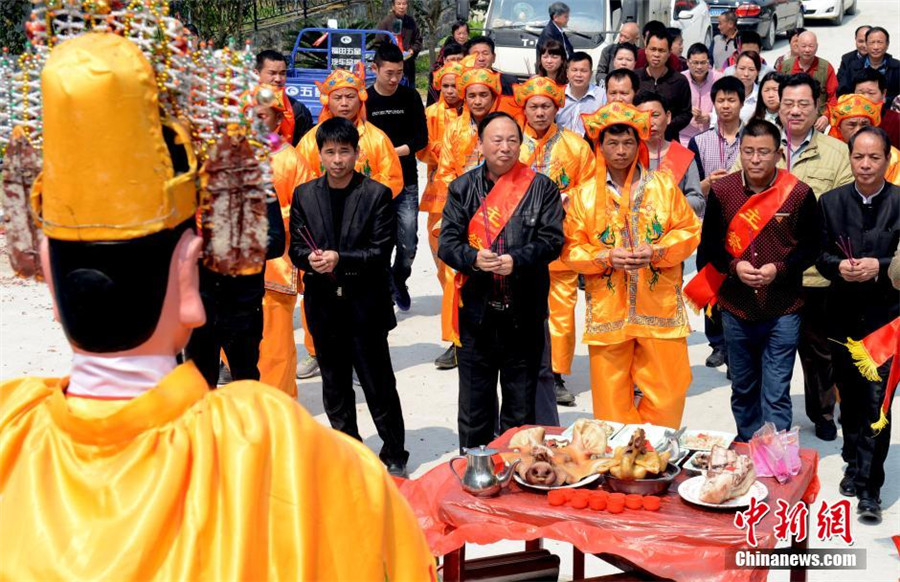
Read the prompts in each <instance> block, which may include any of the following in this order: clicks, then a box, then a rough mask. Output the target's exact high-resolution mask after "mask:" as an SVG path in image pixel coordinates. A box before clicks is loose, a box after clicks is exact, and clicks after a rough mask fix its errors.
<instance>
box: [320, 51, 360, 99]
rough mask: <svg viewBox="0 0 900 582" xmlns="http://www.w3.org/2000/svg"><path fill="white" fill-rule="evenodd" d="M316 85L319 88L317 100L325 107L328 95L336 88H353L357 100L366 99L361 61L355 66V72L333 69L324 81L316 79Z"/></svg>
mask: <svg viewBox="0 0 900 582" xmlns="http://www.w3.org/2000/svg"><path fill="white" fill-rule="evenodd" d="M316 87H318V88H319V101H320V102H321V103H322V105H324V106H325V107H328V96H329V95H331V94H332V93H334V92H335V91H337V90H338V89H354V90H355V91H356V92H357V93H359V100H360V101H365V100H366V99H368V93H366V73H365V68H363V65H362V63H361V62H360V63H358V64H357V66H356V72H355V73H354V72H353V71H348V70H346V69H335V70H334V71H332V72H331V74H330V75H328V77H326V78H325V80H324V81H322V82H319V81H316Z"/></svg>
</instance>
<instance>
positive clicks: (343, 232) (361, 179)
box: [289, 117, 409, 477]
mask: <svg viewBox="0 0 900 582" xmlns="http://www.w3.org/2000/svg"><path fill="white" fill-rule="evenodd" d="M315 138H316V146H317V147H318V148H319V158H320V159H321V164H322V169H323V172H324V175H323V176H321V177H320V178H317V179H315V180H312V181H311V182H307V183H305V184H302V185H301V186H300V187H299V188H298V189H297V192H296V194H295V195H294V199H293V201H292V203H291V219H290V234H291V246H290V250H289V254H290V257H291V260H292V261H293V262H294V265H296V266H297V268H299V269H300V270H301V271H303V273H304V274H303V283H304V288H305V292H304V293H305V296H304V302H303V307H304V309H305V310H306V321H307V322H309V327H310V331H311V332H312V336H313V338H314V341H315V346H316V356H317V360H318V363H319V369H320V371H321V374H322V397H323V401H324V405H325V414H326V415H327V416H328V421H329V422H330V423H331V427H332V428H334V429H335V430H339V431H341V432H343V433H345V434H347V435H349V436H351V437H353V438H355V439H357V440H360V441H361V440H362V438H361V437H360V435H359V429H358V428H357V424H356V397H355V394H354V390H353V380H352V376H353V371H354V370H355V371H356V373H357V376H358V378H359V382H360V385H361V386H362V389H363V392H365V395H366V403H367V404H368V406H369V411H370V412H371V413H372V421H373V422H374V423H375V427H376V429H377V430H378V436H380V437H381V440H382V441H383V443H384V445H383V447H382V449H381V453H380V454H379V457H380V458H381V460H382V462H384V464H385V465H387V469H388V472H389V473H390V474H391V475H395V476H398V477H406V476H407V475H408V473H407V471H406V461H407V458H408V457H409V453H407V452H406V450H405V449H404V440H405V434H404V426H403V411H402V409H401V407H400V397H399V395H398V394H397V382H396V379H395V378H394V370H393V367H392V365H391V353H390V350H389V349H388V332H389V331H390V330H391V329H393V328H394V327H396V325H397V320H396V319H395V318H394V309H393V307H392V306H391V283H390V280H389V275H388V265H389V264H390V257H391V249H392V248H393V246H394V237H395V236H396V227H395V225H394V221H395V217H394V214H395V213H394V210H393V208H392V207H391V199H392V196H391V191H390V190H389V189H388V188H387V187H386V186H384V185H383V184H380V183H378V182H376V181H374V180H372V179H370V178H367V177H366V176H364V175H362V174H361V173H359V172H357V171H356V170H355V169H354V167H355V165H356V160H357V158H358V157H359V133H358V131H357V128H356V126H355V125H354V124H353V123H352V122H351V121H350V120H348V119H344V118H340V117H336V118H332V119H329V120H326V121H324V122H322V123H321V124H319V127H318V128H317V129H316V133H315Z"/></svg>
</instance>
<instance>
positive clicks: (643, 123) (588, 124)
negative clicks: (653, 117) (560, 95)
mask: <svg viewBox="0 0 900 582" xmlns="http://www.w3.org/2000/svg"><path fill="white" fill-rule="evenodd" d="M581 120H582V122H583V123H584V129H585V131H586V132H587V134H588V137H589V138H591V139H592V140H596V139H597V138H598V137H600V134H601V133H602V132H603V130H605V129H606V128H607V127H610V126H613V125H627V126H629V127H633V128H634V129H635V130H636V131H637V134H638V138H639V139H640V140H641V141H646V140H648V139H650V113H649V112H641V111H638V110H637V109H636V108H635V107H633V106H631V105H628V104H627V103H621V102H619V101H616V102H613V103H607V104H606V105H604V106H603V107H601V108H600V109H598V110H597V111H595V112H593V113H582V114H581Z"/></svg>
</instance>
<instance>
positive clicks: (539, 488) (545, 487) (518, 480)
mask: <svg viewBox="0 0 900 582" xmlns="http://www.w3.org/2000/svg"><path fill="white" fill-rule="evenodd" d="M600 477H602V475H601V474H600V473H594V474H593V475H588V476H587V477H585V478H584V479H582V480H581V481H579V482H577V483H572V484H571V485H532V484H531V483H527V482H526V481H525V479H522V478H521V477H519V474H518V473H513V479H515V481H516V484H518V485H519V487H521V488H522V489H527V490H529V491H536V492H539V493H542V492H545V491H552V490H554V489H578V488H579V487H585V486H587V485H590V484H591V483H593V482H594V481H596V480H597V479H599V478H600Z"/></svg>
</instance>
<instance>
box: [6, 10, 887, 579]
mask: <svg viewBox="0 0 900 582" xmlns="http://www.w3.org/2000/svg"><path fill="white" fill-rule="evenodd" d="M876 22H877V23H880V24H882V25H884V26H886V27H887V28H888V29H889V31H890V32H891V34H892V35H893V36H895V38H898V39H900V3H898V2H896V0H886V1H878V0H860V2H859V12H858V13H857V14H856V15H854V16H848V17H846V19H845V20H844V24H843V25H842V26H840V27H834V26H829V25H815V24H813V25H811V27H812V29H813V30H814V31H815V32H816V33H817V34H818V35H819V46H820V55H821V56H823V57H825V58H826V59H828V60H830V61H832V62H833V63H837V62H839V59H840V55H841V54H843V53H844V52H846V51H848V50H851V49H852V48H853V46H854V45H853V30H854V29H855V28H856V27H857V26H859V25H860V24H863V23H876ZM895 42H900V41H895ZM786 50H787V43H786V41H784V40H783V39H782V40H779V42H778V43H777V45H776V47H775V48H774V49H773V50H772V51H767V52H766V53H764V57H765V58H766V59H767V60H768V61H769V62H770V63H771V62H774V60H775V58H776V57H777V56H778V55H779V54H782V53H784V52H786ZM895 52H897V51H895ZM420 225H421V228H420V232H422V233H424V231H425V220H424V215H423V216H422V219H421V221H420ZM418 252H419V254H418V257H417V260H416V262H415V265H414V270H413V275H412V279H411V280H410V288H411V293H412V297H413V305H412V309H411V310H410V311H409V312H408V313H401V314H398V321H399V325H398V327H397V329H396V330H395V331H394V332H392V334H391V346H392V357H393V361H394V368H395V370H396V373H397V380H398V384H399V389H400V394H401V398H402V401H403V409H404V417H405V421H406V429H407V446H408V448H409V450H410V453H411V456H410V469H411V470H412V471H413V473H414V475H421V474H422V473H424V472H425V471H426V470H428V469H429V468H431V467H434V466H435V465H437V464H439V463H442V462H445V461H446V460H447V459H448V458H449V457H450V456H451V455H453V454H456V450H457V437H456V395H457V376H456V373H455V372H441V371H438V370H436V369H435V368H434V366H433V365H432V361H433V360H434V358H435V357H436V356H438V355H439V354H440V353H441V352H442V351H443V350H444V348H445V347H446V346H444V345H441V343H440V341H439V340H440V338H439V311H440V290H439V288H438V284H437V280H436V278H435V270H434V264H433V262H432V260H431V254H430V251H429V249H428V244H427V240H425V239H421V240H420V241H419V251H418ZM0 263H2V266H0V276H2V277H0V378H10V377H15V376H20V375H24V374H33V375H62V374H65V373H66V370H67V368H68V363H69V359H70V357H71V355H70V354H71V352H70V350H69V348H68V345H67V344H66V342H65V338H64V336H63V334H62V332H61V331H60V330H59V328H58V327H57V326H56V325H55V324H53V323H52V321H51V318H52V313H51V311H50V305H49V298H48V296H47V293H46V289H45V288H44V287H43V286H36V285H35V284H29V283H21V282H18V281H14V280H12V279H11V278H10V277H9V268H8V265H7V263H6V261H0ZM692 273H693V268H690V269H689V273H688V275H690V274H692ZM578 311H579V316H578V322H579V330H580V324H581V321H582V318H583V313H584V305H583V301H581V303H580V304H579V307H578ZM692 323H693V324H694V328H695V329H699V330H701V331H700V332H694V334H692V335H691V337H690V338H689V345H690V348H689V349H690V357H691V362H692V371H693V374H694V382H693V384H692V386H691V389H690V393H689V395H688V400H687V406H686V409H685V415H684V418H685V422H686V423H688V424H689V425H690V426H691V427H692V428H706V429H713V430H731V431H733V430H734V423H733V420H732V416H731V412H730V408H729V397H730V388H729V384H728V382H727V381H726V379H725V374H724V371H720V370H711V369H709V368H706V367H704V366H703V362H704V360H705V358H706V356H707V355H708V348H707V347H706V345H705V344H706V342H705V338H704V336H703V334H702V321H700V319H699V318H697V317H694V318H693V321H692ZM296 324H297V326H299V318H297V321H296ZM301 333H302V332H301V331H299V330H298V332H297V340H298V344H299V345H300V349H301V350H302V343H301V342H300V339H301V337H302V336H301ZM568 383H569V387H570V388H571V389H572V391H573V392H575V393H576V394H577V396H578V402H577V406H576V407H574V408H561V409H560V416H561V418H562V422H563V424H564V425H568V424H571V423H572V422H573V421H574V420H575V419H576V418H578V417H580V416H585V415H588V414H590V393H589V382H588V361H587V350H586V349H585V348H584V346H581V345H579V346H578V349H577V350H576V357H575V362H574V366H573V374H572V376H571V377H570V378H569V380H568ZM300 392H301V394H300V402H301V403H302V404H303V405H304V406H305V407H306V408H307V409H309V410H310V411H311V412H312V413H313V414H314V415H315V416H316V418H317V419H318V420H319V421H320V422H322V423H326V424H327V419H326V418H325V415H324V413H323V408H322V398H321V382H320V381H319V380H318V379H313V380H311V381H304V382H302V383H301V385H300ZM791 394H792V399H793V403H794V410H795V415H794V418H795V423H796V424H798V425H799V426H800V427H801V441H802V444H803V446H804V447H814V448H816V449H818V451H819V453H820V455H821V457H822V461H821V464H820V469H819V474H820V477H821V479H822V486H823V488H822V494H821V498H824V499H827V500H828V501H829V502H834V501H837V500H838V499H839V498H840V496H839V495H838V493H837V483H838V481H839V479H840V475H841V471H842V467H843V464H842V461H841V459H840V445H841V440H840V439H838V440H837V441H835V442H833V443H822V442H820V441H818V440H817V439H816V438H815V436H814V435H813V433H812V425H811V423H810V422H809V421H808V420H807V419H806V418H805V416H804V414H803V389H802V384H801V374H800V370H799V365H798V366H797V369H796V373H795V376H794V382H793V384H792V390H791ZM357 402H358V409H359V413H360V414H359V418H360V432H361V434H362V435H363V436H364V438H365V439H366V444H367V445H369V446H370V447H371V448H373V449H374V450H376V451H377V450H378V448H379V447H380V445H381V443H380V440H379V438H378V436H377V435H376V433H375V429H374V426H373V425H372V423H371V421H370V420H369V414H368V411H367V410H366V408H365V403H364V400H363V397H362V395H361V394H360V395H359V396H358V398H357ZM891 443H892V445H891V455H890V457H889V459H888V464H889V470H888V475H889V476H888V483H887V484H886V486H885V487H884V489H883V491H882V497H883V500H884V505H885V507H886V511H885V514H884V523H883V525H881V526H880V527H875V528H873V527H867V528H863V527H862V526H858V525H856V523H855V522H854V524H853V530H852V531H853V534H854V536H855V539H856V543H855V545H854V547H857V548H866V549H867V550H868V556H867V558H868V562H867V565H868V570H867V571H866V572H860V571H844V572H827V573H826V572H823V571H813V572H810V579H811V580H826V579H827V580H861V579H866V580H888V579H891V580H896V579H897V578H898V575H900V569H898V564H900V561H898V558H897V554H896V551H895V550H894V549H893V545H892V544H891V541H890V536H891V535H892V534H895V533H897V531H898V528H897V524H898V523H900V503H898V498H900V476H898V474H897V471H896V470H895V471H891V470H890V467H892V468H894V469H896V468H897V467H900V422H897V421H895V422H894V423H892V425H891ZM813 535H814V532H813ZM811 545H812V546H813V547H823V546H826V547H827V546H829V544H827V543H826V544H822V543H818V542H813V543H812V544H811ZM833 545H834V546H835V547H839V546H838V545H837V544H833ZM520 546H521V545H520V544H498V545H497V546H496V547H491V548H479V547H475V548H472V549H471V550H470V552H469V555H470V556H473V557H475V556H478V555H480V554H483V553H496V552H497V551H498V550H507V549H510V550H518V549H521V547H520ZM548 547H550V548H551V549H553V550H556V551H557V553H559V554H560V555H561V556H562V557H563V574H564V576H565V575H568V576H571V558H570V554H569V553H568V552H567V551H564V548H562V547H561V545H559V544H553V543H550V544H548ZM610 571H611V570H610V569H608V568H606V569H604V567H603V566H602V565H600V564H599V562H598V561H596V560H593V559H589V560H588V573H589V574H591V575H597V574H601V573H609V572H610ZM770 580H787V575H786V573H784V572H781V573H773V574H772V575H771V576H770Z"/></svg>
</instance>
